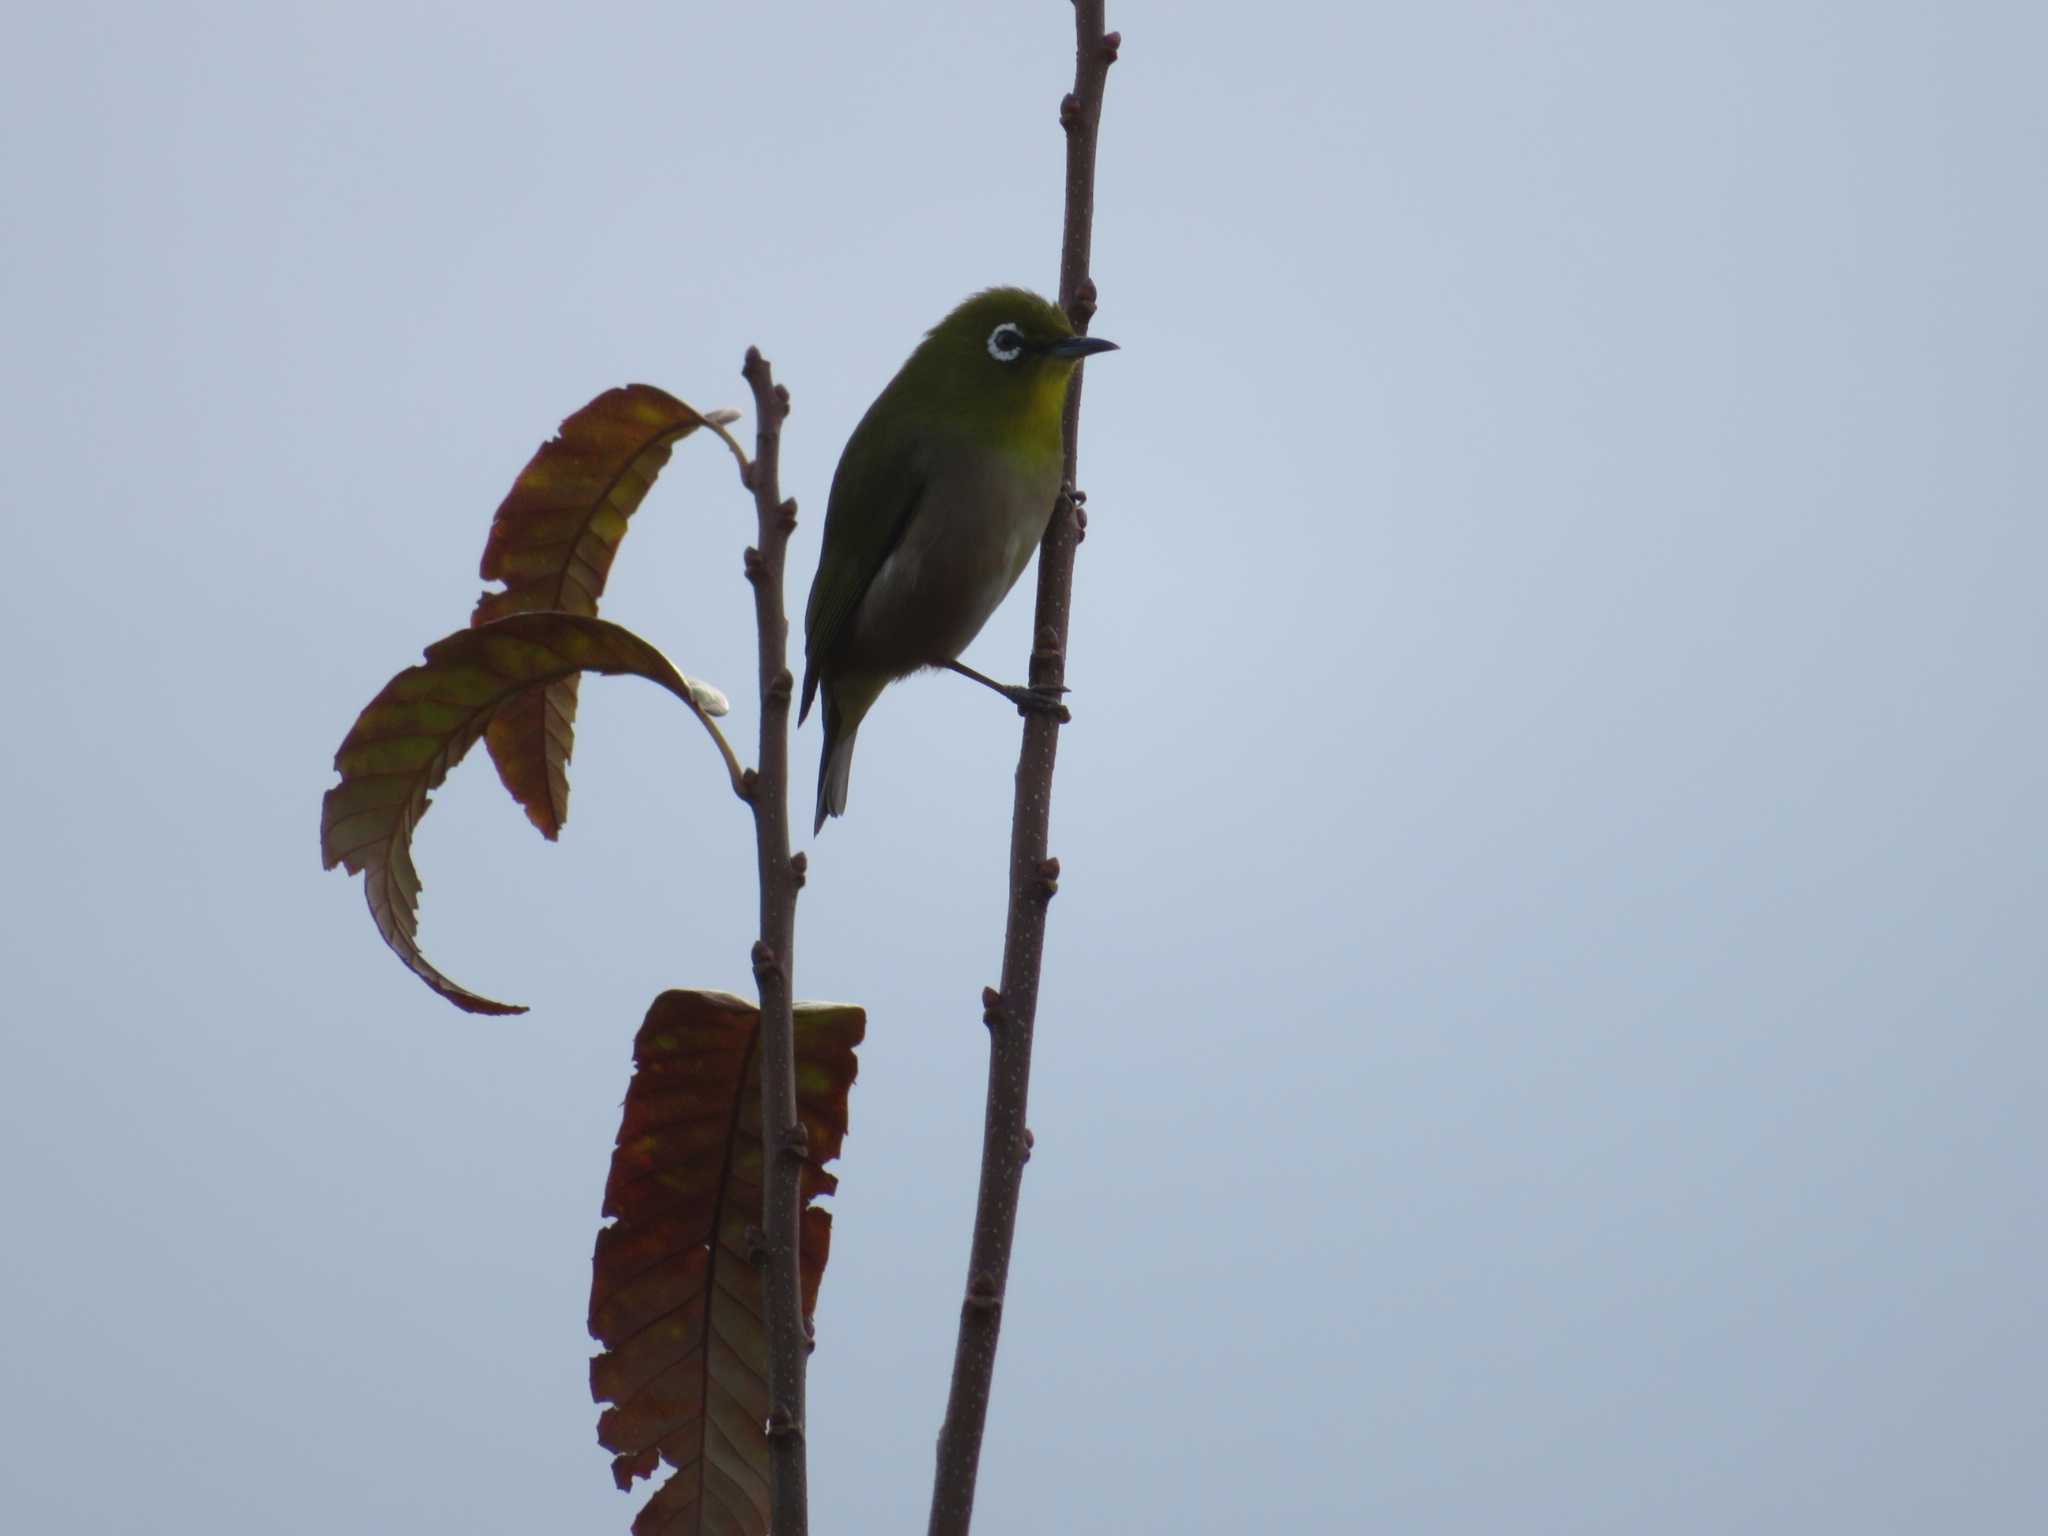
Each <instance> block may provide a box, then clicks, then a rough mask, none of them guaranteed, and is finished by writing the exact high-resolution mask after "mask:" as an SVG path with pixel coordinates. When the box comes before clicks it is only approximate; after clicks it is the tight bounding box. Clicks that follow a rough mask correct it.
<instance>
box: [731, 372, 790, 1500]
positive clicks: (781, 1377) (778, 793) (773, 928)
mask: <svg viewBox="0 0 2048 1536" xmlns="http://www.w3.org/2000/svg"><path fill="white" fill-rule="evenodd" d="M741 375H742V376H743V377H744V378H745V379H746V381H747V384H748V387H749V388H751V389H752V390H753V392H754V423H755V426H754V457H753V459H752V461H751V462H750V461H749V460H748V459H747V457H746V455H745V454H743V453H741V452H740V447H739V444H738V443H736V442H734V441H733V439H732V438H731V437H730V436H729V435H728V434H727V433H726V432H725V430H724V426H723V424H722V423H713V428H714V430H716V431H717V432H718V434H719V436H721V437H724V438H725V440H726V445H727V446H728V447H730V448H731V449H732V451H733V454H734V456H735V457H736V458H738V459H739V461H740V479H741V481H742V482H743V483H744V484H745V485H746V486H747V488H748V489H749V490H751V491H752V492H753V493H754V512H755V519H756V522H757V523H758V525H759V528H758V533H757V536H756V542H755V544H754V546H753V547H752V548H750V549H749V550H748V551H747V558H746V573H747V580H748V581H749V582H751V583H752V584H753V588H754V619H755V624H756V627H757V629H758V632H759V643H760V656H761V755H760V760H759V761H760V766H759V767H758V768H756V769H754V770H753V771H752V772H751V773H749V774H748V775H747V781H746V787H745V790H744V792H743V793H744V797H745V799H746V800H747V802H748V803H749V804H750V805H751V806H752V807H753V811H754V849H755V855H756V857H757V859H758V861H759V865H760V886H761V937H760V938H759V940H757V941H756V942H755V945H754V952H753V966H754V980H755V984H756V985H757V987H758V988H759V990H760V994H761V1035H760V1042H761V1044H760V1049H761V1145H762V1147H763V1149H764V1152H765V1157H766V1164H767V1166H766V1167H764V1168H763V1169H762V1172H761V1233H762V1238H763V1241H764V1243H765V1245H766V1248H767V1254H766V1258H767V1263H766V1266H765V1268H764V1269H763V1271H762V1276H763V1286H764V1288H765V1291H766V1297H767V1312H768V1351H769V1367H768V1399H769V1408H768V1447H769V1455H770V1458H771V1461H772V1464H773V1467H774V1487H773V1490H772V1497H773V1509H774V1519H773V1529H774V1531H775V1536H807V1532H808V1531H809V1529H810V1510H809V1503H810V1494H809V1489H808V1478H807V1474H806V1471H805V1464H804V1366H805V1361H806V1356H807V1355H808V1353H809V1337H808V1330H807V1328H806V1326H805V1323H804V1315H803V1280H802V1266H801V1262H800V1255H799V1251H798V1244H799V1241H800V1231H801V1227H800V1211H801V1200H802V1196H801V1191H800V1185H801V1181H802V1176H803V1167H804V1134H803V1128H802V1125H801V1124H800V1122H799V1121H798V1119H797V1101H796V1048H795V1027H794V1023H793V1014H792V1011H791V1010H792V997H793V987H794V980H795V946H796V892H797V887H798V886H799V885H801V884H802V883H803V876H802V869H801V867H800V866H799V865H798V864H797V863H795V862H794V861H793V860H792V859H791V858H790V854H789V697H790V693H791V688H792V684H791V679H790V674H789V655H788V653H789V618H788V615H787V614H786V613H785V612H784V611H783V605H782V574H783V565H784V562H785V559H786V557H787V555H788V553H789V535H790V531H791V530H792V529H794V528H795V527H796V503H795V502H793V501H784V500H783V499H782V492H781V490H780V487H779V481H780V474H781V471H780V459H781V447H782V418H783V417H785V416H787V415H788V414H789V391H787V390H785V389H783V388H782V387H781V386H780V385H778V384H777V383H776V382H775V378H774V374H773V373H772V371H771V370H770V369H769V366H768V360H767V359H766V358H764V357H762V356H761V354H760V352H759V351H758V350H757V349H755V348H753V347H749V348H748V349H747V361H746V366H745V367H744V368H742V369H741Z"/></svg>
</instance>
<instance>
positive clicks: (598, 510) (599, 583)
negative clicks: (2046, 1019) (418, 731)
mask: <svg viewBox="0 0 2048 1536" xmlns="http://www.w3.org/2000/svg"><path fill="white" fill-rule="evenodd" d="M704 423H705V418H704V417H702V416H700V415H699V414H698V413H697V412H696V411H694V410H692V409H691V408H690V407H689V406H687V405H685V404H684V403H683V402H682V401H680V400H678V399H676V398H675V396H673V395H670V394H667V393H665V392H664V391H662V390H659V389H656V388H655V387H654V386H653V385H651V384H628V385H626V386H625V387H624V388H622V389H608V390H606V391H605V392H604V393H603V394H601V395H599V396H598V397H597V398H596V399H595V400H593V401H591V402H590V404H588V405H586V406H584V407H583V409H582V410H580V411H578V412H576V414H575V415H573V416H571V417H570V418H569V419H568V420H566V421H564V422H563V423H562V430H561V431H560V432H559V433H558V434H557V435H556V436H555V437H554V438H552V439H551V440H550V441H548V442H546V443H543V444H542V445H541V447H540V450H539V451H538V452H537V453H535V454H534V456H533V457H532V458H531V459H530V460H528V461H527V465H526V467H525V468H524V469H522V470H521V471H520V472H519V478H518V479H516V480H515V481H513V482H512V489H511V490H510V491H509V492H507V493H506V496H505V500H504V501H503V502H502V503H501V504H500V505H499V507H498V510H497V513H496V514H495V515H494V516H493V517H492V518H491V535H490V539H489V541H488V542H487V543H486V544H485V545H484V557H483V577H484V579H485V580H486V581H501V582H503V583H504V590H502V591H497V592H485V593H484V594H483V595H482V596H481V597H479V598H478V599H477V603H476V612H475V614H474V616H473V617H472V618H471V620H470V622H471V623H472V624H488V623H490V622H492V621H493V620H496V619H502V618H506V617H509V616H510V615H512V614H515V613H537V612H557V613H576V614H585V615H591V616H594V615H595V614H596V613H597V600H598V598H599V597H600V596H601V595H602V594H603V592H604V584H605V579H606V578H607V577H608V576H609V575H610V574H611V568H612V559H613V557H614V556H615V555H616V554H617V553H618V548H619V543H620V541H621V540H623V539H624V538H625V536H626V523H627V520H628V519H629V518H631V517H632V515H633V513H634V512H635V511H636V510H638V508H639V506H640V503H641V502H642V501H643V500H644V499H645V498H646V495H647V491H648V488H649V487H650V486H652V485H653V484H654V477H655V476H656V475H658V474H660V473H661V470H662V467H663V466H664V465H665V464H667V463H668V456H669V452H670V450H671V449H673V448H674V447H675V445H676V444H677V443H678V442H680V441H681V440H682V439H683V438H685V437H687V436H689V435H690V433H692V432H694V431H696V430H697V428H699V427H700V426H703V425H704ZM577 683H578V679H577V678H576V677H575V676H574V675H571V676H569V677H566V678H564V679H562V680H561V681H560V682H556V683H550V684H549V685H548V686H547V687H545V688H541V689H536V690H534V691H533V692H531V693H528V694H522V695H521V696H520V697H519V698H518V699H516V700H514V701H512V702H511V703H510V704H509V705H507V706H506V707H505V708H504V709H502V710H500V711H499V712H498V714H497V715H496V716H495V717H493V719H492V720H491V722H490V726H489V729H488V730H487V732H486V733H485V738H484V740H485V745H486V747H488V748H489V750H490V754H491V761H492V762H493V763H495V764H496V765H497V768H498V777H499V778H500V779H501V780H502V781H503V782H504V785H505V788H506V789H507V790H508V791H510V793H511V795H512V798H513V799H515V800H517V801H518V802H519V803H520V805H521V806H523V807H524V808H525V810H526V815H527V819H528V820H529V821H531V822H532V823H533V824H534V826H536V827H538V828H539V829H540V831H541V834H542V835H543V836H545V837H550V838H552V837H555V836H557V835H559V834H560V832H561V830H562V823H563V822H564V821H566V820H567V819H568V815H569V753H570V750H571V748H572V746H573V744H574V735H575V726H576V691H577ZM715 691H716V690H714V692H715ZM709 712H710V713H713V714H718V713H722V711H719V710H710V711H709Z"/></svg>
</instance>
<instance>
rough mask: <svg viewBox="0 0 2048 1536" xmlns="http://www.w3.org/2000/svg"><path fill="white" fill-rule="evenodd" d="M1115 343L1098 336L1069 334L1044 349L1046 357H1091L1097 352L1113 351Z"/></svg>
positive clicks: (1115, 346)
mask: <svg viewBox="0 0 2048 1536" xmlns="http://www.w3.org/2000/svg"><path fill="white" fill-rule="evenodd" d="M1116 350H1117V344H1116V343H1115V342H1113V341H1104V340H1103V339H1102V338H1101V337H1100V336H1069V337H1067V338H1065V339H1064V340H1062V341H1056V342H1054V343H1053V344H1052V345H1051V346H1049V347H1047V348H1046V349H1045V352H1046V356H1048V357H1093V356H1094V355H1095V354H1096V353H1098V352H1114V351H1116Z"/></svg>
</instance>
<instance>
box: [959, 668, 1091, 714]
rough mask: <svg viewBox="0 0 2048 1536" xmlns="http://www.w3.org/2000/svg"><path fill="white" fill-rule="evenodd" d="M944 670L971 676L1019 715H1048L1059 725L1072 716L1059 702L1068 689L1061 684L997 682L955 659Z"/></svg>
mask: <svg viewBox="0 0 2048 1536" xmlns="http://www.w3.org/2000/svg"><path fill="white" fill-rule="evenodd" d="M946 670H947V671H949V672H958V673H959V674H960V675H961V676H962V677H967V678H972V679H973V680H974V681H975V682H977V683H979V684H981V686H982V687H984V688H987V689H990V690H991V691H993V692H996V693H999V694H1001V695H1002V696H1003V697H1004V698H1006V699H1008V700H1009V701H1010V702H1011V703H1012V704H1014V705H1016V706H1017V713H1018V714H1020V715H1050V716H1052V717H1053V719H1055V720H1057V721H1059V723H1060V724H1061V725H1066V724H1068V723H1070V722H1071V721H1072V720H1073V718H1074V716H1073V713H1072V712H1071V711H1070V710H1069V709H1068V708H1067V706H1066V705H1064V704H1062V703H1061V702H1060V695H1061V694H1063V693H1066V692H1068V691H1069V690H1068V689H1067V688H1066V687H1065V686H1063V685H1061V684H1058V683H1049V684H1040V685H1036V686H1030V687H1018V686H1016V685H1014V684H1011V683H999V682H997V681H996V680H995V679H994V678H992V677H984V676H982V674H981V673H979V672H977V671H975V670H974V668H972V667H969V666H963V665H962V664H961V663H959V662H957V661H949V662H947V663H946Z"/></svg>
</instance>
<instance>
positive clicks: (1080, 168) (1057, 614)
mask: <svg viewBox="0 0 2048 1536" xmlns="http://www.w3.org/2000/svg"><path fill="white" fill-rule="evenodd" d="M1073 6H1074V40H1075V49H1074V89H1073V91H1072V93H1071V94H1070V95H1068V96H1067V97H1066V98H1065V99H1064V100H1062V101H1061V103H1060V124H1061V126H1062V127H1063V128H1064V129H1065V130H1066V135H1067V209H1066V224H1065V229H1064V232H1063V234H1062V238H1061V242H1060V304H1061V306H1062V307H1063V308H1064V309H1065V310H1066V312H1067V315H1068V317H1069V318H1070V319H1071V320H1072V321H1073V322H1074V326H1075V329H1077V330H1079V331H1086V330H1087V329H1088V322H1089V320H1090V318H1091V317H1092V316H1093V315H1094V313H1095V284H1094V281H1093V280H1092V279H1091V278H1090V277H1089V275H1088V258H1089V248H1090V244H1091V240H1092V236H1093V232H1094V223H1095V140H1096V134H1097V131H1098V129H1099V128H1100V126H1101V122H1102V92H1103V85H1104V83H1105V81H1106V80H1107V78H1108V75H1109V66H1110V65H1111V64H1112V63H1114V62H1115V60H1116V55H1117V48H1118V46H1119V44H1120V43H1121V41H1122V40H1121V38H1120V37H1119V36H1118V35H1117V34H1116V33H1114V32H1105V31H1104V30H1103V23H1104V17H1103V10H1104V0H1073ZM1080 420H1081V374H1080V371H1079V370H1076V373H1075V377H1074V382H1073V386H1072V389H1071V390H1070V392H1069V394H1068V396H1067V408H1066V484H1067V487H1068V488H1069V489H1071V488H1072V487H1073V485H1074V483H1075V474H1076V471H1077V468H1078V453H1079V444H1080ZM1080 533H1081V517H1080V515H1079V507H1078V505H1077V503H1076V500H1075V499H1074V498H1073V497H1072V496H1070V495H1068V494H1066V492H1062V493H1061V496H1060V500H1059V505H1058V507H1057V508H1056V509H1055V511H1054V513H1053V518H1052V523H1051V526H1050V527H1048V528H1047V529H1046V534H1045V542H1044V543H1043V544H1042V545H1041V546H1040V548H1039V553H1038V608H1037V614H1036V617H1035V619H1034V620H1033V641H1032V650H1031V673H1030V676H1031V684H1032V686H1033V688H1035V689H1042V690H1046V691H1047V692H1048V695H1049V696H1050V697H1053V698H1057V697H1059V694H1058V692H1056V691H1054V690H1058V689H1061V688H1063V687H1064V686H1065V683H1066V651H1067V620H1068V614H1069V611H1070V609H1071V606H1072V595H1073V584H1074V548H1075V546H1076V545H1077V544H1079V543H1080ZM1059 733H1060V719H1059V716H1058V715H1057V714H1053V713H1033V714H1031V715H1029V716H1027V717H1026V719H1025V721H1024V741H1023V746H1022V748H1021V750H1020V751H1019V754H1018V758H1017V792H1016V801H1015V806H1014V810H1013V813H1012V817H1011V822H1010V912H1009V921H1008V924H1007V926H1006V928H1005V930H1004V935H1003V981H1002V988H1001V990H1000V991H993V990H991V991H986V992H984V993H983V994H982V1003H983V1009H984V1012H983V1018H984V1019H985V1021H986V1022H987V1024H988V1028H989V1063H988V1102H987V1108H986V1111H985V1114H984V1117H983V1121H982V1141H981V1189H980V1193H979V1196H978V1198H977V1200H976V1204H975V1212H974V1241H973V1247H972V1250H971V1252H970V1254H969V1257H968V1261H967V1295H966V1299H965V1301H964V1302H963V1303H962V1305H961V1308H960V1334H959V1339H958V1342H957V1343H956V1344H955V1345H954V1350H953V1383H952V1390H951V1392H950V1394H949V1395H948V1397H947V1401H946V1419H945V1422H944V1424H942V1425H941V1426H940V1428H939V1445H938V1475H937V1477H936V1479H935V1480H934V1483H933V1487H932V1509H931V1522H930V1526H929V1530H930V1533H931V1536H966V1533H967V1530H968V1526H969V1524H970V1522H971V1521H972V1519H973V1515H974V1483H975V1477H976V1474H977V1472H978V1470H979V1468H980V1463H981V1442H982V1432H983V1430H984V1429H985V1427H986V1426H987V1422H988V1400H989V1391H990V1388H991V1386H992V1384H993V1382H994V1379H995V1365H996V1344H997V1339H998V1336H999V1334H1000V1332H1001V1329H1002V1309H1003V1296H1004V1292H1005V1290H1006V1288H1007V1286H1008V1284H1009V1275H1010V1249H1011V1245H1012V1242H1013V1240H1014V1238H1015V1236H1016V1230H1017V1200H1018V1194H1019V1191H1020V1189H1021V1187H1022V1184H1023V1179H1024V1164H1025V1161H1026V1160H1027V1159H1028V1158H1029V1157H1030V1155H1031V1133H1030V1131H1029V1130H1028V1129H1027V1128H1026V1123H1025V1115H1026V1110H1027V1107H1028V1102H1029V1097H1030V1085H1031V1035H1032V1028H1033V1026H1034V1024H1035V1023H1036V1020H1037V1013H1038V977H1039V968H1040V965H1041V963H1042V962H1043V960H1044V958H1045V920H1046V908H1047V906H1048V904H1049V903H1050V902H1051V900H1052V895H1053V892H1054V891H1055V890H1057V889H1058V881H1059V861H1058V860H1057V859H1054V858H1051V857H1049V856H1048V855H1047V852H1046V845H1047V837H1048V832H1049V828H1050V824H1051V818H1052V775H1053V765H1054V761H1055V759H1056V757H1057V755H1058V751H1059Z"/></svg>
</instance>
